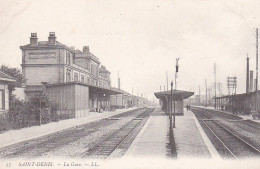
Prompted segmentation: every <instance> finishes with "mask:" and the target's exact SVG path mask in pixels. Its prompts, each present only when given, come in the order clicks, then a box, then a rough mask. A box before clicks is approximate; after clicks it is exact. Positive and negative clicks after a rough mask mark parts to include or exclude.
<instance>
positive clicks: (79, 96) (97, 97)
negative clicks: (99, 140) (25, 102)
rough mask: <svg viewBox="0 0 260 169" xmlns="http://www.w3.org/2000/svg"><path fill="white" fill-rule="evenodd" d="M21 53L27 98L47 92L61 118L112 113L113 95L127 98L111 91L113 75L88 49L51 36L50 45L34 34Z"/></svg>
mask: <svg viewBox="0 0 260 169" xmlns="http://www.w3.org/2000/svg"><path fill="white" fill-rule="evenodd" d="M20 49H21V50H22V65H21V66H22V72H23V78H24V79H25V84H24V85H25V93H26V97H27V98H28V97H30V96H32V95H35V94H36V93H41V92H46V94H47V97H48V98H49V99H50V101H52V102H55V103H58V104H59V115H61V116H69V118H73V117H82V116H87V114H88V112H90V111H99V110H100V109H102V110H108V109H109V108H110V97H111V95H116V94H123V92H122V90H119V89H116V88H112V87H111V80H110V72H109V71H108V70H107V69H106V67H105V66H103V65H101V62H100V61H99V58H98V57H96V56H95V55H94V54H92V53H91V52H90V50H89V47H88V46H84V47H83V50H82V51H81V50H78V49H77V50H76V49H74V48H71V47H68V46H66V45H64V44H62V43H60V42H59V41H57V38H56V35H55V33H54V32H50V33H49V37H48V41H38V37H37V33H32V34H31V37H30V43H29V44H27V45H24V46H20Z"/></svg>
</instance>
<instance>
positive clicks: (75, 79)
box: [74, 73, 79, 82]
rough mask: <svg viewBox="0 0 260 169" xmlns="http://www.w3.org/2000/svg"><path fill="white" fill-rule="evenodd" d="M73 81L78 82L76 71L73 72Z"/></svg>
mask: <svg viewBox="0 0 260 169" xmlns="http://www.w3.org/2000/svg"><path fill="white" fill-rule="evenodd" d="M74 81H75V82H78V81H79V75H78V73H75V74H74Z"/></svg>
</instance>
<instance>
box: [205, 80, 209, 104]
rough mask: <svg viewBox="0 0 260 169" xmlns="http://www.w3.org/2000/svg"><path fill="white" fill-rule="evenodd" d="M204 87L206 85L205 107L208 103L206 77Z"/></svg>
mask: <svg viewBox="0 0 260 169" xmlns="http://www.w3.org/2000/svg"><path fill="white" fill-rule="evenodd" d="M205 87H206V107H207V104H208V88H207V79H205Z"/></svg>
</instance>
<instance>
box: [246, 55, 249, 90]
mask: <svg viewBox="0 0 260 169" xmlns="http://www.w3.org/2000/svg"><path fill="white" fill-rule="evenodd" d="M246 93H249V57H248V56H247V58H246Z"/></svg>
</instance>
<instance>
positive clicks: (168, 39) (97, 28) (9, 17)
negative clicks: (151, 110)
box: [0, 0, 260, 99]
mask: <svg viewBox="0 0 260 169" xmlns="http://www.w3.org/2000/svg"><path fill="white" fill-rule="evenodd" d="M259 6H260V1H257V0H247V1H244V0H218V1H212V0H186V1H183V0H105V1H101V0H73V1H72V0H71V1H68V0H17V1H15V0H13V1H6V0H0V23H1V24H0V49H1V55H0V65H2V64H5V65H9V66H12V67H20V64H21V62H22V54H21V50H20V48H19V47H20V46H22V45H26V44H28V43H29V37H30V33H31V32H37V34H38V38H39V41H44V40H47V39H48V34H49V32H55V33H56V37H57V40H58V41H59V42H61V43H63V44H66V45H67V46H74V47H75V48H77V49H80V50H82V47H83V46H89V47H90V52H92V53H93V54H94V55H96V56H97V57H99V59H100V61H101V64H103V65H105V66H106V68H107V69H108V70H110V72H111V79H112V85H113V86H117V76H118V71H119V76H120V79H121V88H122V89H124V90H126V91H127V92H129V93H131V92H132V88H133V91H134V94H137V92H138V94H139V95H141V94H143V95H145V97H148V98H149V99H151V98H153V97H154V95H153V93H154V92H158V91H160V86H161V89H162V90H163V89H164V86H165V88H166V86H167V85H166V71H167V73H168V79H169V87H168V88H169V89H170V81H171V80H174V72H175V64H176V58H180V60H179V73H178V78H177V89H179V90H187V91H194V92H195V94H198V91H199V86H200V90H201V94H203V93H205V79H206V81H207V86H208V88H211V89H212V92H213V90H214V63H216V81H217V83H222V93H227V84H226V81H227V80H226V79H227V77H228V76H237V79H238V84H237V85H238V88H237V93H243V92H245V86H246V85H245V84H246V56H247V53H248V56H249V58H250V70H254V73H255V70H256V64H255V63H256V47H255V45H256V28H257V27H259V24H260V22H259V17H260V10H259V9H258V7H259ZM254 76H255V75H254ZM218 91H219V90H217V93H218Z"/></svg>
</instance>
